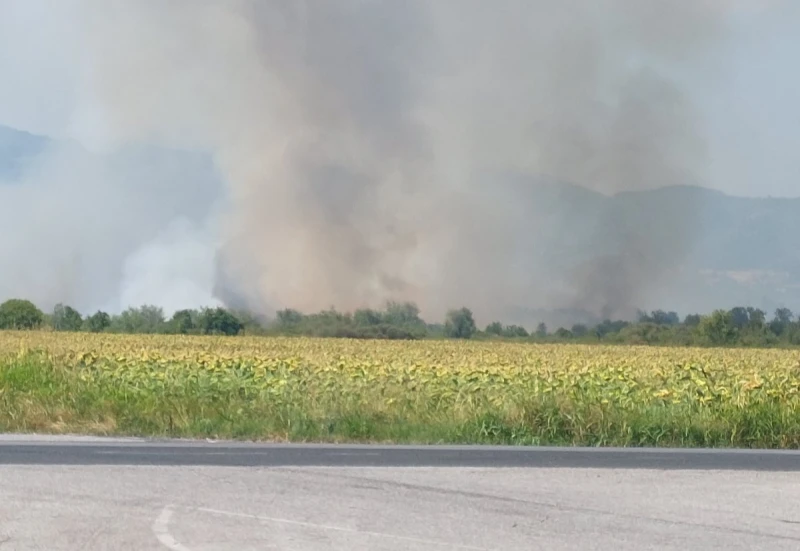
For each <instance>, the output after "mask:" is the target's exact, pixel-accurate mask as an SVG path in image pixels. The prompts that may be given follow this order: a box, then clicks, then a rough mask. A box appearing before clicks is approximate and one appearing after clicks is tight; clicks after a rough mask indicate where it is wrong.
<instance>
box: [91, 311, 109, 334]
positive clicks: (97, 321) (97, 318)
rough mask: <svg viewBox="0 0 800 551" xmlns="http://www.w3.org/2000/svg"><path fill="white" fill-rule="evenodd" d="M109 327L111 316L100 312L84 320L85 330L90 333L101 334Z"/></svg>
mask: <svg viewBox="0 0 800 551" xmlns="http://www.w3.org/2000/svg"><path fill="white" fill-rule="evenodd" d="M110 326H111V316H109V315H108V314H107V313H105V312H102V311H99V310H98V311H97V312H95V313H94V314H92V315H91V316H89V317H88V318H86V328H87V329H88V330H89V331H91V332H92V333H102V332H103V331H105V330H106V329H108V328H109V327H110Z"/></svg>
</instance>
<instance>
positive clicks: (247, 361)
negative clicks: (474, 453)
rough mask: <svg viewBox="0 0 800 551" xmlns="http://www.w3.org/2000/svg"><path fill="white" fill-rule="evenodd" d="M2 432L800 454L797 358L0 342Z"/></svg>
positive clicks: (280, 343) (231, 343)
mask: <svg viewBox="0 0 800 551" xmlns="http://www.w3.org/2000/svg"><path fill="white" fill-rule="evenodd" d="M0 431H23V432H34V431H35V432H70V433H89V434H126V435H150V436H182V437H214V438H247V439H261V440H291V441H371V442H404V443H503V444H564V445H614V446H645V445H647V446H716V447H720V446H728V447H730V446H736V447H767V448H798V447H800V352H798V351H794V350H774V349H771V350H750V349H747V350H745V349H701V348H697V349H693V348H656V347H634V346H618V347H616V346H595V345H585V346H582V345H535V344H528V343H497V342H493V343H489V342H469V341H464V342H455V341H411V342H401V341H375V340H360V341H355V340H343V339H329V340H328V339H310V338H277V337H276V338H259V337H252V338H250V337H182V336H179V337H176V336H149V335H148V336H131V335H96V334H85V333H53V332H28V333H23V332H19V333H15V332H3V333H0Z"/></svg>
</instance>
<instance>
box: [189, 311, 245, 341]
mask: <svg viewBox="0 0 800 551" xmlns="http://www.w3.org/2000/svg"><path fill="white" fill-rule="evenodd" d="M198 321H199V323H198V325H199V327H200V330H201V331H202V332H203V333H205V334H206V335H230V336H232V335H238V334H239V332H240V331H241V330H242V329H244V325H243V324H242V322H241V321H239V318H237V317H236V316H234V315H233V314H231V313H230V312H228V311H227V310H226V309H225V308H205V309H204V310H203V311H202V312H201V313H200V319H199V320H198Z"/></svg>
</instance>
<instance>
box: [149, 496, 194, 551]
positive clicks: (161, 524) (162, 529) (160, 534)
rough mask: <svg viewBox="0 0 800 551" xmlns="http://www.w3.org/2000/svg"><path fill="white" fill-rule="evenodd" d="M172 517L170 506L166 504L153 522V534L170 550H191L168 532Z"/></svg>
mask: <svg viewBox="0 0 800 551" xmlns="http://www.w3.org/2000/svg"><path fill="white" fill-rule="evenodd" d="M171 518H172V506H171V505H167V506H166V507H164V509H163V510H162V511H161V514H160V515H158V518H157V519H156V520H155V521H154V522H153V527H152V528H153V534H155V536H156V538H158V541H159V542H161V545H163V546H164V547H166V548H167V549H171V550H172V551H192V550H191V549H189V548H188V547H186V546H185V545H183V544H181V543H180V542H178V540H176V539H175V538H174V537H172V534H170V533H169V521H170V519H171Z"/></svg>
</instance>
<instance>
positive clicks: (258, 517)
mask: <svg viewBox="0 0 800 551" xmlns="http://www.w3.org/2000/svg"><path fill="white" fill-rule="evenodd" d="M196 510H197V511H202V512H204V513H210V514H213V515H221V516H227V517H239V518H249V519H253V520H262V521H265V522H276V523H281V524H291V525H294V526H303V527H305V528H316V529H319V530H332V531H335V532H347V533H350V534H358V535H362V536H375V537H379V538H391V539H396V540H403V541H408V542H414V543H422V544H425V545H439V546H443V547H450V548H453V549H471V550H473V551H491V550H489V549H487V548H485V547H474V546H471V545H461V544H457V543H447V542H443V541H434V540H428V539H423V538H414V537H410V536H398V535H395V534H386V533H384V532H370V531H367V530H357V529H354V528H345V527H343V526H332V525H330V524H316V523H313V522H303V521H299V520H290V519H284V518H276V517H265V516H261V515H249V514H247V513H236V512H233V511H222V510H220V509H209V508H207V507H198V508H197V509H196ZM175 549H178V548H175ZM181 549H184V548H181Z"/></svg>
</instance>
